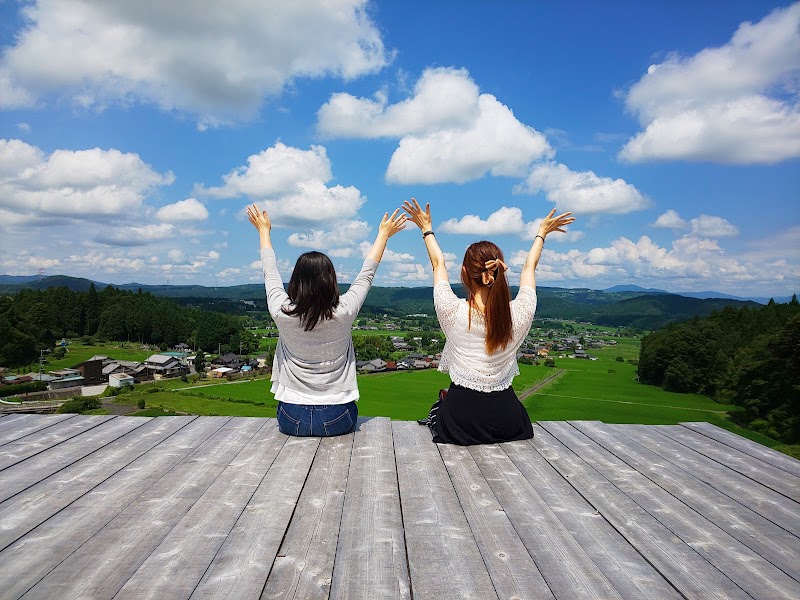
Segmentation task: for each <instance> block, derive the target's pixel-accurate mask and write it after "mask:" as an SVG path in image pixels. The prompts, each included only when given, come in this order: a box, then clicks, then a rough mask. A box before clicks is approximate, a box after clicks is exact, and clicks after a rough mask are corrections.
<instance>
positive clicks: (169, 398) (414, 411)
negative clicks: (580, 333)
mask: <svg viewBox="0 0 800 600" xmlns="http://www.w3.org/2000/svg"><path fill="white" fill-rule="evenodd" d="M400 333H401V334H402V333H403V332H400ZM363 334H365V335H370V334H371V335H375V334H376V332H363ZM269 341H270V342H272V343H274V341H276V340H274V338H273V339H271V340H269ZM638 351H639V341H638V340H635V339H619V340H618V344H617V346H614V347H606V348H603V349H597V350H589V353H590V354H593V355H595V356H597V357H598V360H596V361H589V360H578V359H568V358H558V356H553V358H554V359H555V361H556V369H550V368H546V367H543V366H531V365H520V375H519V376H518V377H517V378H516V379H515V380H514V389H515V390H516V391H517V393H518V394H520V395H522V394H523V392H524V391H525V390H527V389H528V388H530V387H531V386H534V385H536V383H537V382H540V381H542V380H544V379H546V378H547V377H549V376H550V375H553V374H554V373H556V372H560V376H559V377H558V378H556V379H555V380H554V381H551V382H549V383H547V384H546V385H545V386H544V387H543V388H542V389H540V390H538V391H537V392H536V393H534V394H532V395H530V396H528V397H527V398H524V399H523V403H524V405H525V408H526V409H527V411H528V414H530V416H531V420H533V421H547V420H557V421H563V420H596V421H603V422H606V423H644V424H675V423H681V422H684V421H707V422H709V423H713V424H715V425H718V426H720V427H723V428H725V429H728V430H730V431H733V432H735V433H738V434H740V435H744V436H746V437H749V438H750V439H753V440H756V441H758V442H760V443H763V444H765V445H768V446H773V447H774V446H776V445H777V443H776V442H775V441H774V440H771V439H770V438H767V437H765V436H762V435H759V434H756V433H753V432H751V431H749V430H745V429H742V428H740V427H738V426H736V425H734V424H733V423H732V422H731V421H730V420H729V419H728V418H727V417H726V414H727V412H728V411H734V410H737V408H736V407H734V406H731V405H724V404H717V403H716V402H714V401H713V400H711V399H710V398H706V397H704V396H698V395H694V394H675V393H670V392H665V391H664V390H662V389H660V388H657V387H654V386H649V385H643V384H640V383H639V382H638V381H636V366H635V365H634V364H631V363H629V362H627V361H628V360H629V359H635V358H637V357H638ZM95 354H106V355H110V356H113V357H114V358H119V359H123V360H144V359H145V358H146V357H147V356H149V355H150V354H152V351H146V350H140V349H139V347H138V345H137V344H113V345H97V346H82V345H78V344H75V345H72V346H70V349H69V352H68V353H67V355H66V356H65V357H64V358H63V359H61V360H57V361H56V360H52V359H49V360H48V363H47V364H46V366H45V368H46V370H55V369H60V368H64V367H70V366H74V365H75V364H77V363H79V362H81V361H83V360H86V359H87V358H89V357H90V356H92V355H95ZM617 357H622V358H623V360H624V361H625V362H618V361H617V360H616V359H617ZM358 383H359V389H360V391H361V400H360V401H359V413H360V414H361V415H363V416H388V417H391V418H393V419H400V420H413V419H419V418H422V417H423V416H425V415H426V414H427V411H428V409H429V408H430V405H431V404H432V403H433V402H434V401H435V400H436V398H437V395H438V390H439V389H440V388H443V387H447V386H448V385H449V378H448V376H447V375H446V374H444V373H439V372H438V371H435V370H424V371H399V372H389V373H376V374H371V375H363V376H359V380H358ZM153 386H156V387H158V388H159V391H158V392H156V393H146V391H147V388H148V387H153ZM269 387H270V383H269V381H268V380H264V379H261V380H255V381H247V382H236V383H216V382H212V381H210V380H203V381H200V382H197V383H196V384H194V385H187V384H186V383H185V382H182V381H180V380H170V381H161V382H157V383H156V384H148V385H145V386H141V387H138V388H137V391H135V392H133V393H131V394H125V395H123V396H120V397H118V398H117V399H116V400H115V402H116V403H119V404H127V405H135V404H136V402H137V400H138V399H139V398H144V399H145V402H146V405H147V408H146V409H145V411H140V413H136V414H143V415H148V416H154V415H157V414H172V413H189V414H199V415H231V416H258V417H274V416H275V410H276V407H277V403H276V401H275V399H274V397H273V396H272V394H271V393H270V391H269ZM186 388H188V389H186Z"/></svg>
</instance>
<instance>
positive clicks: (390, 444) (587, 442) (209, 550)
mask: <svg viewBox="0 0 800 600" xmlns="http://www.w3.org/2000/svg"><path fill="white" fill-rule="evenodd" d="M535 432H536V435H535V438H534V439H533V440H531V441H525V442H513V443H508V444H501V445H494V446H473V447H468V448H465V447H456V446H437V445H435V444H433V443H431V441H430V434H429V432H428V430H427V428H424V427H420V426H419V425H417V424H416V423H411V422H398V421H394V422H393V421H390V420H389V419H385V418H375V419H367V420H363V421H361V422H360V424H359V429H358V431H357V432H356V433H355V434H352V435H348V436H342V437H338V438H328V439H321V440H320V439H318V438H289V437H286V436H284V435H282V434H281V433H279V432H278V430H277V426H276V422H275V420H274V419H255V418H229V417H159V418H156V419H147V418H135V417H109V416H94V417H91V416H71V415H48V416H44V415H8V416H4V417H1V418H0V598H3V599H5V598H25V599H33V598H57V599H70V600H72V599H79V598H91V599H93V600H98V599H103V598H117V599H128V598H129V599H136V600H141V599H146V598H154V599H159V600H164V599H170V598H220V599H223V598H224V599H237V600H238V599H244V600H247V599H257V598H296V599H302V600H306V599H312V598H341V599H347V600H352V599H362V598H363V599H365V600H376V599H380V598H417V599H428V598H429V599H436V600H439V599H454V600H460V599H466V598H476V599H479V600H488V599H492V598H549V599H553V598H557V599H559V600H562V599H563V600H575V599H581V598H592V599H595V598H626V599H631V600H642V599H645V598H654V599H657V600H665V599H667V600H669V599H679V598H693V599H697V600H709V599H712V598H719V599H723V598H724V599H726V600H730V599H751V598H754V599H761V598H763V599H776V598H786V599H792V600H796V599H797V598H800V462H799V461H796V460H794V459H792V458H789V457H787V456H784V455H782V454H779V453H776V452H774V451H771V450H769V449H767V448H764V447H762V446H760V445H758V444H755V443H753V442H750V441H748V440H745V439H743V438H740V437H737V436H735V435H732V434H730V433H728V432H725V431H723V430H721V429H718V428H716V427H714V426H711V425H708V424H705V423H687V424H686V425H683V426H682V425H674V426H644V425H604V424H601V423H597V422H570V423H567V422H543V423H540V424H538V425H536V426H535Z"/></svg>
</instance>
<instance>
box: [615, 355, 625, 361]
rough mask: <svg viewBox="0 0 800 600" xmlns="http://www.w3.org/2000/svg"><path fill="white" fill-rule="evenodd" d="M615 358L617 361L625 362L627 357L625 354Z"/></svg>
mask: <svg viewBox="0 0 800 600" xmlns="http://www.w3.org/2000/svg"><path fill="white" fill-rule="evenodd" d="M614 360H615V361H617V362H625V357H623V356H618V357H617V358H615V359H614Z"/></svg>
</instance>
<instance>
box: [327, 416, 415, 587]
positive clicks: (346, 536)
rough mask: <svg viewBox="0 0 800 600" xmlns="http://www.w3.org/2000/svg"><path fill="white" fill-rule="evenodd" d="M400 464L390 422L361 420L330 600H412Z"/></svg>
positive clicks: (383, 419)
mask: <svg viewBox="0 0 800 600" xmlns="http://www.w3.org/2000/svg"><path fill="white" fill-rule="evenodd" d="M395 458H396V457H395V450H394V447H393V439H392V428H391V423H390V421H389V419H386V418H373V419H367V420H361V419H360V420H359V426H358V429H357V430H356V433H355V434H354V437H353V450H352V454H351V457H350V468H349V471H348V475H347V491H346V494H345V498H344V505H343V507H342V522H341V526H340V529H339V539H338V541H337V544H336V558H335V562H334V567H333V574H332V581H331V591H330V597H331V598H334V599H344V600H349V599H363V600H368V599H376V600H377V599H383V598H387V599H391V598H410V594H411V592H410V583H409V578H408V561H407V558H406V548H405V540H404V537H403V518H402V513H401V507H400V492H399V487H398V483H397V472H396V466H395Z"/></svg>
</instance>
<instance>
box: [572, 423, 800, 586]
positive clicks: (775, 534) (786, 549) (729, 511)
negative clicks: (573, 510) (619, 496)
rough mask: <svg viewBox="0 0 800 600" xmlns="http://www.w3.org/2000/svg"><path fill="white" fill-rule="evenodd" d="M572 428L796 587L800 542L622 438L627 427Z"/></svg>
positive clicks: (799, 575) (799, 576)
mask: <svg viewBox="0 0 800 600" xmlns="http://www.w3.org/2000/svg"><path fill="white" fill-rule="evenodd" d="M574 426H575V427H576V428H577V429H578V430H579V431H581V432H582V433H584V434H585V435H586V436H588V437H589V438H591V439H592V440H594V441H595V442H597V443H598V444H600V445H601V446H603V448H605V449H606V450H608V451H609V452H611V453H613V454H614V455H615V456H616V457H617V458H618V459H620V460H621V461H623V462H625V463H627V464H628V465H629V466H630V467H632V468H634V469H636V470H637V471H639V473H641V474H642V475H645V476H646V477H647V478H648V479H650V480H651V481H653V482H654V483H655V484H656V485H658V486H660V487H661V488H663V489H664V490H666V491H667V492H669V493H670V494H672V495H673V496H675V497H676V498H678V499H680V500H681V501H682V502H684V503H685V504H686V505H687V506H689V507H691V508H692V509H693V510H695V511H696V512H698V513H699V514H701V515H703V516H704V517H706V518H707V519H708V520H709V521H712V522H713V523H715V524H716V525H717V526H719V527H720V528H721V529H723V530H725V531H726V532H727V533H728V534H730V535H731V536H732V537H734V538H736V539H737V540H739V541H740V542H742V543H743V544H744V545H745V546H747V547H749V548H750V549H752V550H753V551H755V552H756V553H758V554H759V555H761V556H762V557H764V558H766V559H767V560H768V561H769V562H771V563H772V564H773V565H775V566H777V567H778V568H779V569H781V570H782V571H784V572H785V573H786V574H788V575H789V576H790V577H792V578H794V579H795V580H798V581H800V539H798V538H796V537H795V536H794V535H792V534H791V533H789V532H788V531H786V530H785V529H783V528H781V527H778V526H777V525H775V524H774V523H772V522H771V521H769V520H767V519H765V518H764V517H762V516H761V515H759V514H757V513H754V512H753V511H751V510H750V509H749V508H747V507H745V506H743V505H741V504H739V503H738V502H736V501H734V500H732V499H731V498H729V497H728V496H726V495H724V494H722V493H720V492H718V491H717V490H715V489H714V488H713V487H711V486H710V485H708V484H707V483H706V482H704V481H702V480H700V479H698V478H696V477H695V476H693V475H692V474H690V473H688V472H686V471H684V470H682V469H680V468H678V467H676V466H675V465H673V464H672V463H670V462H669V461H667V460H666V459H664V458H662V457H661V456H659V455H657V454H655V453H654V452H651V451H650V450H648V449H646V448H645V447H644V446H641V445H640V444H639V443H637V442H636V441H634V440H633V439H632V438H629V437H626V436H625V435H624V433H625V431H626V430H627V428H628V427H627V425H616V426H614V425H603V424H595V423H574Z"/></svg>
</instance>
